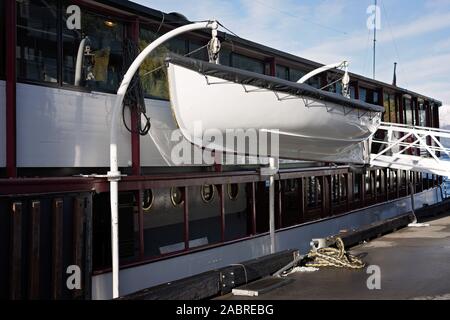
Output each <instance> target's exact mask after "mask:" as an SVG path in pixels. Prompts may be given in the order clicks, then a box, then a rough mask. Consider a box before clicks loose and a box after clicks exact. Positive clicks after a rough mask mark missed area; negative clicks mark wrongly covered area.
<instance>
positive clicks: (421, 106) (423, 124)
mask: <svg viewBox="0 0 450 320" xmlns="http://www.w3.org/2000/svg"><path fill="white" fill-rule="evenodd" d="M425 115H426V111H425V102H424V101H423V100H422V99H419V126H421V127H426V126H427V122H426V118H425Z"/></svg>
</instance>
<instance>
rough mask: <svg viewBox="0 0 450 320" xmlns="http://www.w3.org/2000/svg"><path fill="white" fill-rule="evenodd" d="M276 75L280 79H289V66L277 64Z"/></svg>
mask: <svg viewBox="0 0 450 320" xmlns="http://www.w3.org/2000/svg"><path fill="white" fill-rule="evenodd" d="M276 76H277V78H280V79H284V80H289V68H288V67H284V66H281V65H279V64H277V67H276Z"/></svg>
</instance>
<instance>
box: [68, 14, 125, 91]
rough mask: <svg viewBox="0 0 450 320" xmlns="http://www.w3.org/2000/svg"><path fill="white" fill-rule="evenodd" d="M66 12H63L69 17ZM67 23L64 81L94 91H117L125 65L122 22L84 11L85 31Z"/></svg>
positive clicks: (82, 15)
mask: <svg viewBox="0 0 450 320" xmlns="http://www.w3.org/2000/svg"><path fill="white" fill-rule="evenodd" d="M65 12H66V8H64V9H63V13H64V14H65ZM68 17H70V14H65V16H64V19H63V81H64V83H65V84H69V85H75V86H80V87H85V88H89V89H90V90H101V91H115V90H117V88H118V87H119V84H120V81H121V75H122V64H123V34H124V26H123V24H122V23H121V22H118V21H116V20H113V19H111V18H108V17H105V16H101V15H98V14H94V13H91V12H89V11H87V10H84V9H83V8H81V14H80V19H81V21H80V22H81V23H80V26H81V29H77V28H76V27H73V26H70V24H69V23H68V22H67V18H68Z"/></svg>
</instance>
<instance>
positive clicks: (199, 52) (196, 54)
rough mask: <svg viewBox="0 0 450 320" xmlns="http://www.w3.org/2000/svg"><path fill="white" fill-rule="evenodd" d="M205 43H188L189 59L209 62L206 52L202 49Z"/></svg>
mask: <svg viewBox="0 0 450 320" xmlns="http://www.w3.org/2000/svg"><path fill="white" fill-rule="evenodd" d="M205 44H206V43H200V42H197V41H189V50H188V52H189V53H190V54H189V57H190V58H193V59H198V60H203V61H209V57H208V50H207V49H206V48H202V47H203V46H205Z"/></svg>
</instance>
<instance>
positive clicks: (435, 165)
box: [370, 122, 450, 177]
mask: <svg viewBox="0 0 450 320" xmlns="http://www.w3.org/2000/svg"><path fill="white" fill-rule="evenodd" d="M379 131H381V132H384V133H385V134H384V135H383V139H377V138H376V137H374V138H373V140H372V143H373V144H378V145H381V148H380V151H379V152H378V153H372V154H371V157H370V164H371V166H374V167H387V168H393V169H401V170H410V171H418V172H424V173H430V174H437V175H440V176H447V177H450V162H449V161H444V160H442V159H440V156H439V153H441V154H446V155H447V156H448V157H450V148H446V147H444V146H443V145H442V143H441V141H440V139H441V138H446V139H450V131H449V130H443V129H438V128H428V127H419V126H417V127H416V126H409V125H404V124H396V123H384V122H383V123H381V126H380V127H379ZM378 136H380V135H378ZM418 151H419V152H418Z"/></svg>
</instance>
